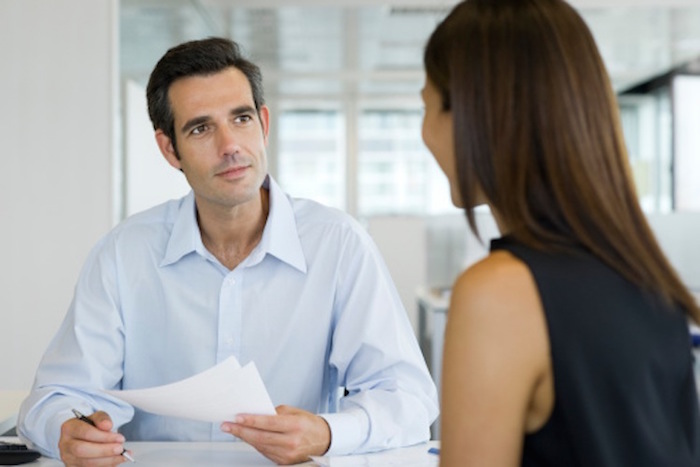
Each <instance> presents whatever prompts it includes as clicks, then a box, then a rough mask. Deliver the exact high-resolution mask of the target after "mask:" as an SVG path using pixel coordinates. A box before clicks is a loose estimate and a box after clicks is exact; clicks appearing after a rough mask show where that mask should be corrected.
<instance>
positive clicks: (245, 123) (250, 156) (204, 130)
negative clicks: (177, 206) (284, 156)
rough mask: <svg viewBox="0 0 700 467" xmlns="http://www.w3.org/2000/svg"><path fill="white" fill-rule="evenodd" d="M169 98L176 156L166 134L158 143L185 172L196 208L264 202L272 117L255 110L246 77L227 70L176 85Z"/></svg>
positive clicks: (160, 134)
mask: <svg viewBox="0 0 700 467" xmlns="http://www.w3.org/2000/svg"><path fill="white" fill-rule="evenodd" d="M168 97H169V100H170V106H171V108H172V112H173V116H174V134H175V140H176V141H177V144H176V146H177V154H176V153H175V149H174V147H173V145H172V141H170V138H168V137H167V136H166V135H165V133H163V132H162V131H161V130H158V131H156V140H157V142H158V146H159V147H160V149H161V152H163V155H164V156H165V158H166V159H167V160H168V162H169V163H170V165H172V166H173V167H175V168H177V169H182V171H183V172H184V174H185V177H187V181H188V183H189V184H190V186H191V187H192V190H193V191H194V194H195V197H196V199H197V205H198V206H199V207H200V209H201V208H202V207H203V204H207V205H208V206H209V207H212V208H218V209H221V208H223V209H227V208H234V207H238V206H243V205H245V204H246V203H248V202H250V201H251V200H255V199H256V198H258V197H259V191H260V187H261V185H262V182H263V180H264V178H265V175H266V174H267V156H266V153H265V147H266V145H267V134H268V130H269V111H268V109H267V107H265V106H262V107H261V109H260V114H259V115H258V112H256V110H255V104H254V101H253V94H252V91H251V89H250V84H249V82H248V80H247V78H246V77H245V75H244V74H243V73H242V72H241V71H239V70H238V69H236V68H233V67H231V68H227V69H225V70H223V71H220V72H218V73H215V74H212V75H207V76H191V77H187V78H181V79H179V80H177V81H175V82H174V83H173V84H172V85H171V86H170V89H169V92H168Z"/></svg>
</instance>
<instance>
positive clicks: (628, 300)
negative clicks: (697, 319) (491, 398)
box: [491, 237, 700, 467]
mask: <svg viewBox="0 0 700 467" xmlns="http://www.w3.org/2000/svg"><path fill="white" fill-rule="evenodd" d="M496 250H506V251H509V252H510V253H511V254H513V255H514V256H515V257H517V258H518V259H520V260H521V261H523V262H524V263H525V264H526V265H527V266H528V268H529V269H530V271H531V273H532V275H533V277H534V280H535V282H536V284H537V289H538V291H539V295H540V299H541V301H542V307H543V308H544V313H545V315H546V321H547V326H548V332H549V341H550V348H551V357H552V368H553V373H554V392H555V401H554V409H553V412H552V415H551V417H550V418H549V420H548V421H547V423H546V424H545V425H544V426H543V427H542V428H541V429H540V430H539V431H537V432H535V433H532V434H530V435H527V436H525V440H524V445H523V457H522V465H523V466H540V467H541V466H557V467H561V466H566V467H571V466H590V467H607V466H609V467H624V466H634V467H642V466H650V467H651V466H654V467H686V466H688V467H690V466H693V467H698V466H700V413H699V411H698V396H697V393H696V389H695V380H694V375H693V358H692V353H691V346H690V338H689V332H688V326H687V321H686V318H685V315H684V314H683V313H682V312H681V310H678V309H670V308H669V307H668V306H666V305H664V304H663V303H662V302H661V300H660V299H659V298H658V297H654V296H652V295H651V294H648V293H645V292H643V291H642V290H641V289H640V288H639V287H637V286H635V285H633V284H631V283H630V282H629V281H627V280H626V279H624V278H623V277H622V276H620V275H619V274H618V273H617V272H615V271H613V270H612V269H611V268H609V267H608V266H606V265H605V264H603V263H602V262H601V261H599V260H598V259H597V258H595V257H594V256H593V255H591V254H590V253H587V252H586V251H585V250H583V249H580V250H576V251H572V252H571V253H565V254H564V253H556V254H553V253H544V252H541V251H537V250H534V249H532V248H529V247H526V246H524V245H521V244H518V243H517V242H515V241H514V240H513V239H511V238H509V237H503V238H500V239H496V240H493V241H492V242H491V251H496Z"/></svg>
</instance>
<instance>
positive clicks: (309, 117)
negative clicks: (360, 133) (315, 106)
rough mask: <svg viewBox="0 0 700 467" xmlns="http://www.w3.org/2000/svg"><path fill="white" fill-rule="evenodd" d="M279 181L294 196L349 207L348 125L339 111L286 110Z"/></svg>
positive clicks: (282, 118) (282, 117)
mask: <svg viewBox="0 0 700 467" xmlns="http://www.w3.org/2000/svg"><path fill="white" fill-rule="evenodd" d="M278 128H279V136H278V138H279V139H278V146H279V151H278V157H279V165H278V176H277V178H278V181H279V183H280V184H281V185H282V188H283V189H284V190H285V191H286V192H287V193H289V194H290V195H292V196H294V197H301V198H310V199H313V200H315V201H318V202H319V203H323V204H325V205H327V206H332V207H335V208H338V209H344V208H345V128H344V119H343V118H342V115H341V114H340V112H338V111H317V110H309V111H304V110H293V111H283V112H282V113H281V114H280V117H279V123H278Z"/></svg>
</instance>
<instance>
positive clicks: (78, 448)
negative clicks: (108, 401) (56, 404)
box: [58, 412, 127, 467]
mask: <svg viewBox="0 0 700 467" xmlns="http://www.w3.org/2000/svg"><path fill="white" fill-rule="evenodd" d="M89 418H90V420H92V421H93V422H94V423H95V426H92V425H90V424H89V423H85V422H84V421H82V420H79V419H77V418H71V419H70V420H67V421H66V422H64V423H63V425H61V439H59V440H58V449H59V450H60V452H61V460H62V461H63V462H64V463H65V464H66V465H67V466H97V467H99V466H114V465H119V464H121V463H122V462H126V461H127V459H126V458H125V457H123V456H122V455H121V454H122V452H123V451H124V446H123V443H124V436H123V435H121V434H119V433H112V432H111V431H110V430H111V429H112V419H111V418H109V415H107V414H106V413H105V412H95V413H94V414H92V415H90V417H89Z"/></svg>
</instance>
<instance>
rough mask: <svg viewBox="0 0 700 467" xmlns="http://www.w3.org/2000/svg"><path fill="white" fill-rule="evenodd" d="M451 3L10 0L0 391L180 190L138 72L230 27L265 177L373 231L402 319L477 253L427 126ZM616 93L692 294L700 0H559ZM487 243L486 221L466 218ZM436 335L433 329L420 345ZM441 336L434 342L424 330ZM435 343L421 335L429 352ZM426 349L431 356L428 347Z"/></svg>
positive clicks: (15, 383) (490, 231) (699, 149)
mask: <svg viewBox="0 0 700 467" xmlns="http://www.w3.org/2000/svg"><path fill="white" fill-rule="evenodd" d="M454 3H455V1H447V0H385V1H377V0H372V1H370V0H354V1H350V0H337V1H333V2H324V1H321V0H284V1H282V0H121V1H119V0H3V2H0V63H2V67H3V73H1V74H0V84H1V85H2V86H0V89H1V91H0V92H2V97H1V98H0V102H2V112H0V119H2V120H0V141H2V142H3V145H4V148H5V150H6V152H5V153H4V154H3V155H2V156H0V169H4V170H3V171H4V173H5V177H4V182H3V184H0V213H1V214H2V219H3V224H2V225H3V228H2V229H0V232H1V233H0V238H1V239H2V244H4V245H5V247H6V248H5V249H6V252H5V256H6V259H5V261H4V262H3V264H4V267H3V268H2V269H1V271H0V287H2V293H0V316H1V317H2V321H0V329H2V335H3V338H2V339H0V352H1V353H2V354H3V355H11V356H16V358H10V359H6V360H5V361H3V362H2V363H0V371H1V374H2V375H3V376H2V377H1V378H0V390H2V389H26V388H28V387H29V385H30V384H31V378H32V375H33V372H34V369H35V367H36V364H37V363H38V360H39V357H40V355H41V353H42V351H43V349H44V347H45V346H46V344H47V343H48V340H49V339H50V337H51V336H52V335H53V333H54V332H55V330H56V328H57V326H58V324H59V323H60V320H61V319H62V317H63V314H64V313H65V310H66V308H67V307H68V304H69V301H70V297H71V294H72V288H73V284H74V283H75V280H76V278H77V274H78V272H79V268H80V266H81V264H82V263H83V261H84V259H85V257H86V255H87V253H88V251H89V249H90V248H91V247H92V245H93V244H94V243H95V242H96V241H97V239H98V238H99V237H100V236H102V235H103V234H104V233H106V231H107V230H108V229H109V228H110V227H111V226H113V225H114V224H115V223H117V222H118V221H119V220H121V219H123V218H124V217H125V216H128V215H130V214H132V213H134V212H137V211H139V210H142V209H144V208H146V207H149V206H152V205H154V204H156V203H159V202H161V201H163V200H165V199H170V198H174V197H179V196H181V195H183V194H184V193H186V192H187V191H188V187H187V185H186V183H185V181H184V177H183V176H182V174H181V173H179V172H177V171H175V170H173V169H172V168H171V167H170V166H169V165H168V164H167V163H166V162H165V161H164V160H163V159H162V157H161V156H160V154H159V152H158V150H157V147H156V145H155V142H154V140H153V131H152V128H151V126H150V122H149V121H148V116H147V113H146V107H145V106H146V103H145V96H144V92H145V91H144V89H145V84H146V81H147V79H148V75H149V73H150V71H151V69H152V68H153V66H154V64H155V62H156V61H157V60H158V58H159V57H160V56H162V54H163V53H164V52H165V51H166V50H167V49H168V48H169V47H171V46H173V45H175V44H177V43H180V42H183V41H186V40H190V39H197V38H202V37H207V36H213V35H216V36H227V37H230V38H232V39H234V40H236V41H238V42H239V43H240V44H241V45H242V46H243V49H244V51H245V52H246V54H247V55H248V56H249V57H250V58H251V59H252V60H253V61H255V62H256V63H258V64H259V65H260V66H261V68H262V71H263V76H264V81H265V92H266V100H267V104H268V105H269V106H270V108H271V110H272V125H271V136H270V146H269V152H268V154H269V159H270V169H271V173H272V174H273V176H274V177H275V178H276V179H277V180H278V181H279V182H280V183H281V185H282V186H283V188H285V189H286V190H287V191H288V192H289V193H291V194H292V195H294V196H300V197H309V198H313V199H316V200H318V201H320V202H323V203H325V204H328V205H330V206H334V207H337V208H339V209H343V210H345V211H347V212H349V213H350V214H351V215H353V216H355V217H356V218H357V219H358V220H360V222H362V223H363V224H364V225H365V226H366V227H367V228H368V230H369V231H370V233H371V234H372V235H373V237H374V238H375V240H376V241H377V244H378V245H379V247H380V249H381V250H382V253H383V254H384V256H385V259H386V260H387V263H388V265H389V268H390V270H391V272H392V275H393V277H394V280H395V281H396V283H397V287H398V288H399V292H400V293H401V296H402V299H403V301H404V304H405V306H406V308H407V311H408V313H409V317H410V319H411V321H412V323H413V324H414V327H415V328H416V332H418V331H419V328H421V327H422V328H423V329H422V330H423V332H426V333H434V332H435V329H434V325H433V324H431V323H430V322H421V319H420V318H421V316H420V315H419V313H418V309H419V308H418V306H417V302H418V301H419V299H420V300H421V303H422V305H423V308H424V310H423V311H424V312H426V308H427V309H428V312H426V313H427V315H426V316H424V318H426V317H429V314H430V313H429V312H430V311H431V310H432V311H435V309H442V308H444V306H445V303H446V300H445V299H446V297H445V295H443V294H442V291H444V290H446V289H448V288H449V285H450V284H451V282H452V280H453V279H454V277H455V276H456V274H457V273H458V272H459V271H460V270H461V269H463V268H464V267H465V266H467V265H468V264H470V263H471V262H472V261H474V260H476V259H478V258H479V257H481V256H482V255H483V254H484V252H485V247H484V244H482V243H481V242H479V240H478V239H476V238H474V237H473V236H472V235H471V234H470V233H469V232H468V231H467V228H466V223H465V221H464V219H463V216H462V215H461V213H460V212H459V211H458V210H456V209H455V208H454V207H453V206H452V205H451V203H450V198H449V190H448V187H447V183H446V180H445V178H444V176H443V175H442V173H441V172H440V171H439V169H438V167H437V165H436V164H435V163H434V162H433V160H432V158H431V157H430V155H429V153H428V151H427V149H426V148H425V146H424V145H423V143H422V141H421V137H420V126H421V119H422V104H421V101H420V97H419V91H420V89H421V87H422V86H423V79H424V76H423V71H422V49H423V46H424V43H425V41H426V39H427V37H428V35H429V34H430V32H431V31H432V30H433V28H434V27H435V26H436V24H437V23H438V22H439V21H440V19H441V18H443V17H444V16H445V14H446V13H447V12H448V11H449V9H450V7H451V6H452V5H453V4H454ZM572 4H573V5H574V6H575V7H577V8H578V9H579V11H580V12H581V13H582V15H583V17H584V18H585V19H586V21H587V22H588V24H589V26H590V27H591V29H592V31H593V33H594V35H595V37H596V40H597V42H598V44H599V47H600V49H601V52H602V54H603V58H604V60H605V63H606V66H607V67H608V70H609V72H610V74H611V78H612V82H613V86H614V88H615V90H616V92H617V93H618V96H619V105H620V111H621V115H622V121H623V126H624V131H625V135H626V139H627V144H628V149H629V153H630V162H631V166H632V169H633V172H634V176H635V181H636V185H637V189H638V193H639V197H640V201H641V203H642V205H643V207H644V209H645V210H646V212H647V213H648V215H649V218H650V220H651V222H652V225H653V226H654V228H655V230H656V231H657V233H658V235H659V238H660V240H661V243H662V246H663V247H664V248H665V249H666V251H667V253H668V254H669V256H670V258H671V260H672V262H673V263H674V264H675V265H676V267H677V268H678V269H679V271H680V273H681V275H682V276H683V278H684V280H685V281H686V282H687V283H688V285H689V286H690V287H691V288H693V289H695V290H700V253H698V252H700V248H698V245H697V244H698V243H700V214H699V213H698V211H700V182H699V180H700V131H699V130H700V0H656V1H653V0H636V1H635V0H572ZM479 224H480V226H481V227H482V231H483V240H484V242H486V243H487V242H488V239H489V238H490V237H492V236H495V235H496V234H497V232H496V230H495V226H494V224H493V221H492V219H491V218H490V216H489V213H488V211H487V210H484V211H482V212H480V213H479ZM424 344H426V345H428V346H429V345H430V342H426V343H424ZM433 344H434V343H433ZM425 350H426V351H427V353H429V349H427V348H426V349H425ZM426 356H427V357H428V358H430V355H426Z"/></svg>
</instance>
